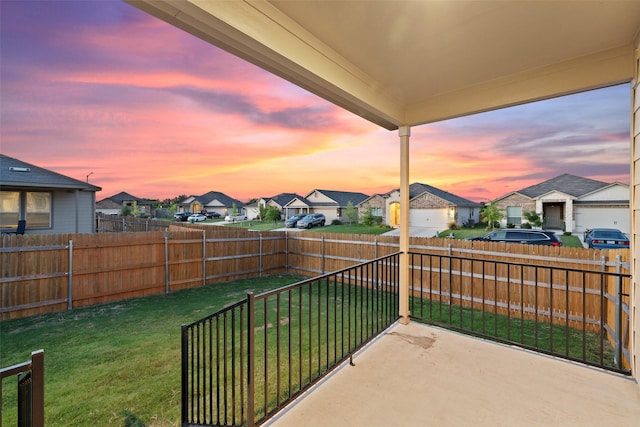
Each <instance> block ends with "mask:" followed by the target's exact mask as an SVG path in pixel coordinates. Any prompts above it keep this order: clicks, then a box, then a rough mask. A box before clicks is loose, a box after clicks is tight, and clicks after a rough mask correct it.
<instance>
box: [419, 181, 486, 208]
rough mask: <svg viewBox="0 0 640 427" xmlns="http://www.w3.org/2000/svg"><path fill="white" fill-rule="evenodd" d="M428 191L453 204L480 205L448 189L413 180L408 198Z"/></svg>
mask: <svg viewBox="0 0 640 427" xmlns="http://www.w3.org/2000/svg"><path fill="white" fill-rule="evenodd" d="M424 193H430V194H433V195H434V196H436V197H439V198H441V199H443V200H446V201H447V202H449V203H451V204H452V205H454V206H468V207H480V206H481V205H480V203H476V202H472V201H471V200H468V199H465V198H464V197H460V196H456V195H455V194H452V193H449V192H448V191H444V190H440V189H439V188H436V187H433V186H431V185H427V184H422V183H420V182H415V183H413V184H411V185H410V186H409V199H410V200H413V199H415V198H416V197H418V196H420V195H422V194H424Z"/></svg>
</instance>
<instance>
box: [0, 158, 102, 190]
mask: <svg viewBox="0 0 640 427" xmlns="http://www.w3.org/2000/svg"><path fill="white" fill-rule="evenodd" d="M0 184H1V185H2V186H7V187H25V188H34V187H37V188H52V189H53V188H61V189H68V190H87V191H100V190H102V188H100V187H97V186H95V185H91V184H89V183H86V182H84V181H80V180H78V179H74V178H69V177H68V176H65V175H62V174H59V173H57V172H53V171H51V170H48V169H44V168H41V167H39V166H35V165H32V164H30V163H26V162H23V161H22V160H18V159H15V158H13V157H9V156H5V155H4V154H0Z"/></svg>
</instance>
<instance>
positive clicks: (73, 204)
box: [0, 154, 101, 234]
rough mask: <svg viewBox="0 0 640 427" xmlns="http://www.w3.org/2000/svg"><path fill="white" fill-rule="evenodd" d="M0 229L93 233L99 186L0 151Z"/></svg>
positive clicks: (10, 230)
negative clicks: (22, 227) (21, 224)
mask: <svg viewBox="0 0 640 427" xmlns="http://www.w3.org/2000/svg"><path fill="white" fill-rule="evenodd" d="M0 187H1V188H2V189H1V190H0V229H1V231H3V232H14V231H16V230H17V227H18V221H20V220H25V221H26V231H25V234H56V233H94V232H95V216H96V192H97V191H100V190H101V188H100V187H97V186H95V185H92V184H89V183H88V182H84V181H80V180H77V179H74V178H70V177H68V176H65V175H61V174H59V173H57V172H53V171H51V170H48V169H44V168H41V167H38V166H35V165H32V164H29V163H26V162H23V161H21V160H18V159H15V158H13V157H9V156H5V155H3V154H0Z"/></svg>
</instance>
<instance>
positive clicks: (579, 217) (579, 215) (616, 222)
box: [574, 206, 631, 233]
mask: <svg viewBox="0 0 640 427" xmlns="http://www.w3.org/2000/svg"><path fill="white" fill-rule="evenodd" d="M575 209H576V212H575V215H576V226H575V229H574V232H575V233H583V232H584V231H585V230H586V229H588V228H617V229H619V230H621V231H622V232H623V233H629V232H630V231H631V227H630V225H629V224H630V218H629V216H630V215H631V213H630V211H629V208H604V207H595V206H594V207H587V206H580V207H576V208H575Z"/></svg>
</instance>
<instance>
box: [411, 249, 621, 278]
mask: <svg viewBox="0 0 640 427" xmlns="http://www.w3.org/2000/svg"><path fill="white" fill-rule="evenodd" d="M408 254H409V255H427V256H433V257H439V258H447V259H455V260H462V261H469V260H473V261H475V262H486V263H489V264H501V265H512V266H518V267H521V266H522V267H536V268H548V269H553V270H562V271H569V272H573V273H589V274H603V275H605V276H615V277H626V278H631V273H620V272H615V271H606V270H585V269H580V268H573V267H562V266H556V265H548V264H525V263H523V262H513V261H503V260H498V259H483V258H471V257H464V256H459V255H447V254H433V253H424V252H414V251H409V252H408Z"/></svg>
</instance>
